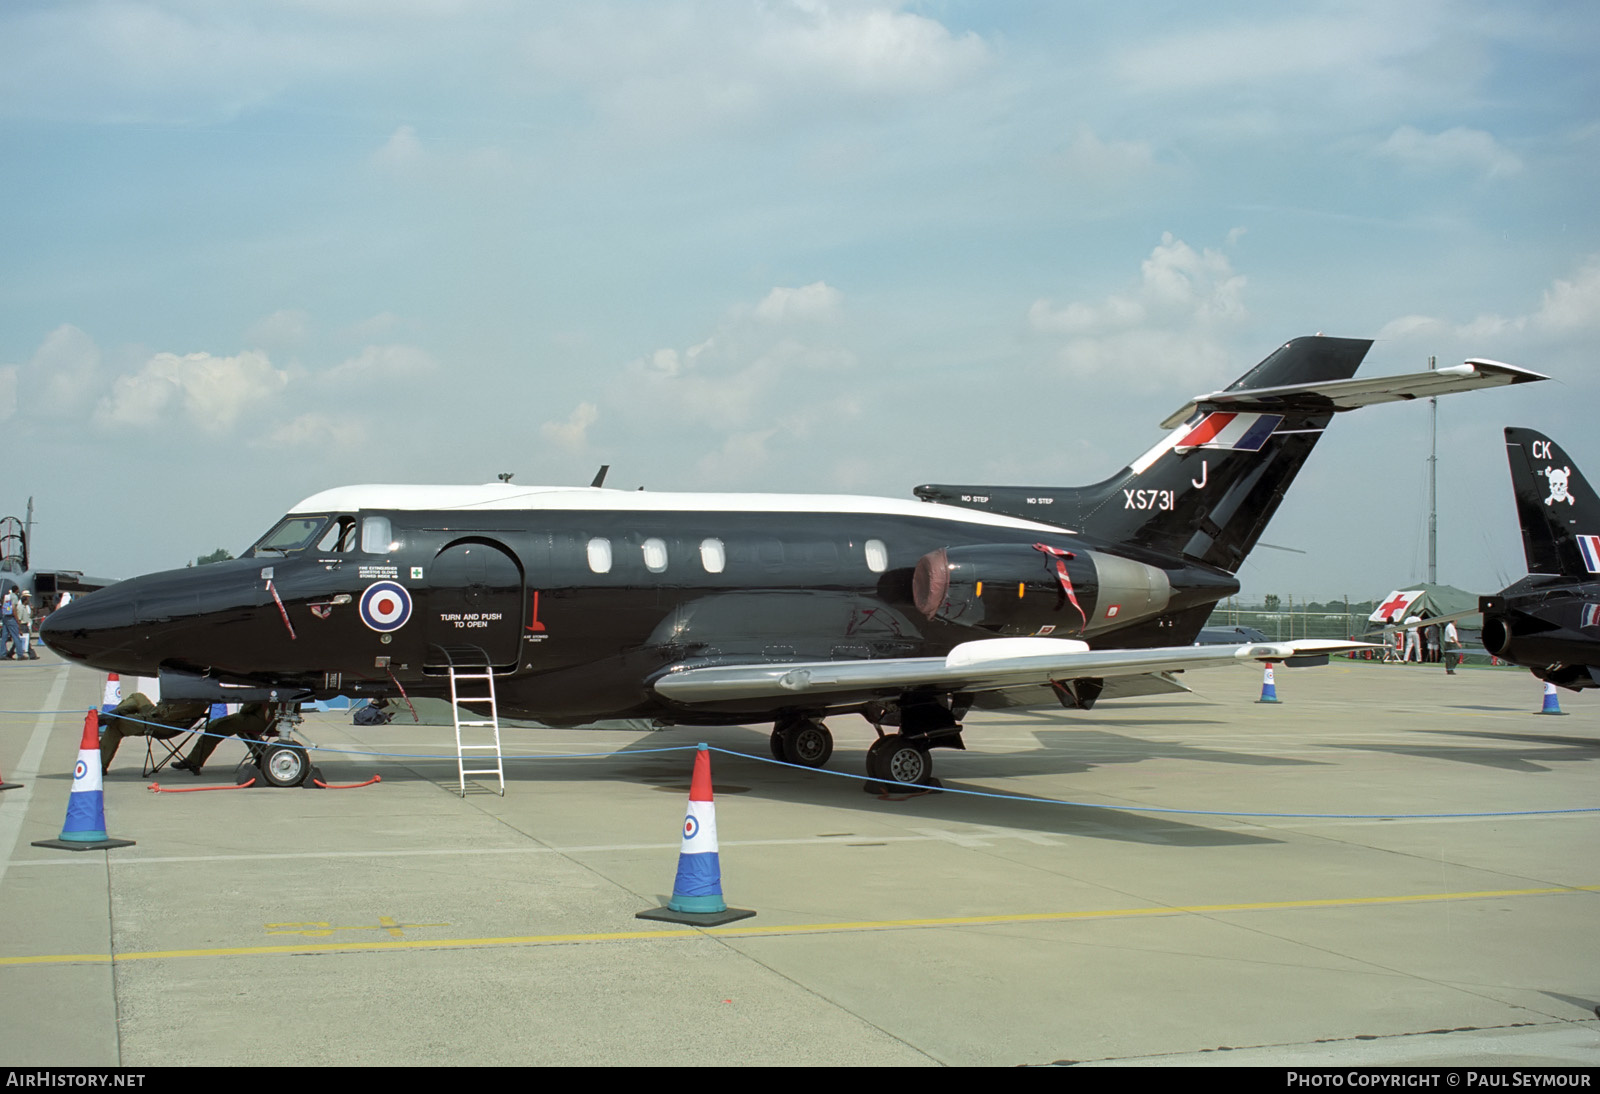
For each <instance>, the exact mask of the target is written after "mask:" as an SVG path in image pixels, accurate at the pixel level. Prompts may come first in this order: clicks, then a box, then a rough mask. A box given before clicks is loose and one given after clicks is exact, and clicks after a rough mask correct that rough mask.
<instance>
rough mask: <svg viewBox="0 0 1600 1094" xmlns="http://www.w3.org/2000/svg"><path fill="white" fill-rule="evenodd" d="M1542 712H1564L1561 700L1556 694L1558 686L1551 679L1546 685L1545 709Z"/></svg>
mask: <svg viewBox="0 0 1600 1094" xmlns="http://www.w3.org/2000/svg"><path fill="white" fill-rule="evenodd" d="M1539 713H1540V714H1564V713H1566V712H1565V711H1563V710H1562V709H1561V700H1560V699H1559V698H1558V697H1557V696H1556V686H1555V685H1554V684H1552V683H1550V682H1549V681H1546V682H1545V685H1544V709H1543V710H1541V711H1539Z"/></svg>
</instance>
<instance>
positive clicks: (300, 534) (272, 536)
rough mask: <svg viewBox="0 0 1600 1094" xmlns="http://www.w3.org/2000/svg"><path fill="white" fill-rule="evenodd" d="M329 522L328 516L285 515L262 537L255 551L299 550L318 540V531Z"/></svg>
mask: <svg viewBox="0 0 1600 1094" xmlns="http://www.w3.org/2000/svg"><path fill="white" fill-rule="evenodd" d="M327 523H328V518H327V517H285V518H284V520H283V522H282V523H281V524H279V525H278V526H277V527H276V528H274V529H273V530H272V531H270V532H268V533H267V534H266V535H264V536H262V537H261V540H260V541H259V542H258V543H257V544H256V546H255V553H256V554H260V553H261V552H262V551H277V552H279V553H280V554H283V553H287V552H289V551H299V550H302V549H303V548H306V547H309V546H310V545H311V544H312V543H313V542H315V541H316V538H317V533H318V532H320V531H322V529H323V526H324V525H326V524H327Z"/></svg>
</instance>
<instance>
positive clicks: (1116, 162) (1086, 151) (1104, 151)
mask: <svg viewBox="0 0 1600 1094" xmlns="http://www.w3.org/2000/svg"><path fill="white" fill-rule="evenodd" d="M1055 166H1056V169H1057V171H1058V172H1059V173H1060V174H1061V175H1062V176H1064V177H1065V178H1066V179H1067V180H1068V181H1070V182H1072V183H1074V184H1075V185H1078V186H1087V187H1091V188H1099V189H1115V188H1120V187H1123V186H1127V185H1128V184H1130V183H1132V182H1135V181H1138V180H1139V179H1142V178H1144V177H1145V176H1147V175H1149V174H1150V172H1151V171H1153V170H1154V169H1155V166H1156V160H1155V153H1154V151H1153V150H1152V149H1151V147H1150V145H1149V143H1148V142H1145V141H1115V140H1114V141H1107V140H1104V139H1102V138H1101V137H1100V135H1099V134H1098V133H1096V132H1095V131H1094V130H1093V129H1090V128H1089V127H1088V126H1081V127H1079V129H1078V130H1077V132H1076V133H1074V134H1073V137H1072V141H1071V142H1070V143H1069V144H1068V145H1067V147H1066V148H1065V149H1063V150H1062V151H1061V152H1060V154H1059V155H1057V156H1056V157H1055Z"/></svg>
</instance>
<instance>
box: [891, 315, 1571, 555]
mask: <svg viewBox="0 0 1600 1094" xmlns="http://www.w3.org/2000/svg"><path fill="white" fill-rule="evenodd" d="M1371 346H1372V342H1371V341H1370V340H1367V339H1359V338H1324V337H1322V336H1321V335H1317V336H1314V337H1308V338H1297V339H1295V340H1294V341H1292V342H1288V343H1286V344H1284V345H1283V346H1281V347H1279V348H1278V349H1277V350H1276V351H1274V352H1273V353H1272V354H1271V355H1270V356H1269V357H1267V358H1266V359H1265V360H1264V361H1262V362H1261V363H1260V364H1258V365H1257V366H1256V367H1255V368H1253V369H1251V370H1250V371H1249V372H1247V373H1245V374H1244V375H1243V376H1241V377H1239V379H1237V380H1235V381H1234V382H1233V383H1232V384H1230V385H1229V386H1228V387H1226V388H1224V389H1223V390H1221V391H1216V392H1212V393H1211V394H1210V395H1201V396H1197V397H1196V398H1194V399H1192V400H1191V401H1190V402H1188V403H1187V404H1185V405H1184V406H1183V407H1181V408H1179V409H1178V410H1177V411H1175V412H1174V413H1173V414H1171V415H1170V416H1169V417H1168V418H1167V419H1166V421H1164V422H1162V423H1161V424H1162V427H1163V428H1165V429H1167V430H1169V432H1168V434H1167V435H1166V437H1165V438H1164V439H1163V440H1162V441H1161V442H1160V443H1159V444H1157V445H1156V446H1155V447H1154V448H1152V449H1150V451H1148V452H1146V453H1145V454H1144V455H1143V456H1140V457H1139V458H1138V459H1137V460H1134V461H1133V462H1132V463H1131V464H1129V465H1128V466H1127V467H1125V468H1123V469H1122V470H1121V471H1119V472H1117V474H1115V475H1113V476H1111V477H1110V478H1109V479H1106V480H1105V481H1103V482H1098V483H1095V484H1094V485H1092V486H1081V487H1006V486H946V485H937V484H935V485H927V486H919V487H917V488H916V494H917V496H918V497H920V498H922V499H923V500H924V501H936V502H943V503H945V504H949V505H960V506H964V507H968V508H976V509H987V510H990V511H993V512H998V513H1006V514H1008V515H1010V516H1016V517H1023V518H1025V519H1028V520H1037V521H1042V522H1044V523H1048V524H1056V525H1060V526H1062V527H1066V528H1075V529H1077V530H1078V531H1080V532H1082V533H1083V534H1085V535H1087V536H1092V537H1094V538H1095V539H1097V540H1100V541H1102V542H1105V543H1110V544H1116V545H1126V546H1129V547H1134V548H1142V549H1146V550H1149V551H1152V552H1156V553H1159V554H1162V555H1166V556H1173V555H1178V556H1182V557H1183V558H1186V559H1189V560H1192V561H1195V562H1199V563H1202V564H1204V565H1207V566H1212V567H1215V568H1217V569H1219V570H1225V571H1226V572H1228V573H1230V574H1231V573H1235V572H1237V571H1238V569H1239V567H1240V566H1241V565H1242V564H1243V562H1244V559H1245V556H1246V555H1248V554H1249V553H1250V549H1251V548H1252V547H1254V546H1255V544H1256V540H1257V539H1258V538H1259V537H1260V536H1261V533H1262V532H1263V531H1264V530H1265V529H1266V527H1267V523H1268V522H1269V521H1270V520H1271V519H1272V515H1273V514H1274V513H1275V512H1277V509H1278V506H1279V504H1281V503H1282V501H1283V498H1284V495H1285V494H1286V493H1287V492H1288V489H1289V485H1290V484H1291V483H1292V482H1294V478H1295V476H1296V475H1297V474H1299V472H1300V468H1301V467H1302V466H1304V464H1305V461H1306V458H1307V457H1308V456H1310V455H1311V450H1312V448H1314V447H1315V446H1316V443H1317V441H1318V440H1319V439H1320V438H1321V436H1322V431H1323V430H1324V429H1326V428H1327V426H1328V423H1329V422H1330V421H1331V420H1332V418H1333V415H1334V414H1337V413H1339V412H1341V411H1345V410H1354V409H1356V408H1358V407H1363V406H1369V405H1372V404H1374V403H1382V402H1394V401H1399V400H1408V399H1417V398H1426V397H1428V396H1431V395H1444V394H1448V393H1450V392H1454V391H1467V390H1471V389H1472V388H1476V387H1485V386H1494V385H1499V384H1511V383H1523V382H1527V381H1530V380H1542V379H1544V377H1543V376H1540V375H1539V374H1538V373H1534V372H1527V371H1525V370H1523V369H1518V368H1513V367H1512V366H1510V365H1503V364H1500V363H1498V362H1494V361H1477V360H1474V361H1468V362H1467V363H1466V364H1463V365H1456V366H1453V367H1451V368H1444V369H1439V370H1437V371H1430V372H1418V373H1411V374H1407V375H1401V376H1384V377H1379V378H1376V379H1360V380H1356V379H1351V377H1352V376H1353V375H1354V374H1355V371H1356V369H1357V368H1359V367H1360V365H1361V362H1362V360H1363V358H1365V357H1366V355H1367V350H1368V349H1370V348H1371Z"/></svg>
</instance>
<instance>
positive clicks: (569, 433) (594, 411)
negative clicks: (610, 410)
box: [539, 403, 600, 449]
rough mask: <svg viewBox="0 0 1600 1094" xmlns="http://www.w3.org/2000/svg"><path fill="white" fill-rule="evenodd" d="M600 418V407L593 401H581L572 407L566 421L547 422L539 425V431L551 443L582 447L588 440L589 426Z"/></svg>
mask: <svg viewBox="0 0 1600 1094" xmlns="http://www.w3.org/2000/svg"><path fill="white" fill-rule="evenodd" d="M599 420H600V408H599V407H597V406H595V405H594V404H593V403H579V404H578V405H577V406H575V407H573V408H572V413H571V414H569V415H567V420H566V421H564V422H545V423H544V424H543V425H541V426H540V427H539V433H540V435H541V436H543V437H544V439H545V440H547V441H549V442H550V443H551V444H555V445H560V446H561V447H562V448H570V449H580V448H582V447H583V446H584V445H585V444H586V443H587V442H588V436H589V427H590V426H592V425H594V423H595V422H597V421H599Z"/></svg>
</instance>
